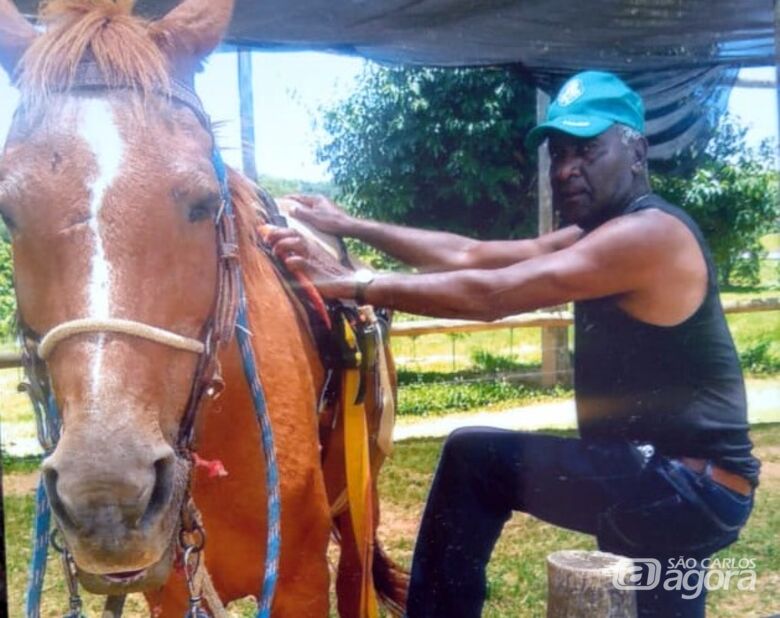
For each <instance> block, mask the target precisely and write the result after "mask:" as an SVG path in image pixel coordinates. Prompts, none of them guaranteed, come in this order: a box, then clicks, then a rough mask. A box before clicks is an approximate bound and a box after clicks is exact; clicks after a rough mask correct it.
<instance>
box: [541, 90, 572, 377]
mask: <svg viewBox="0 0 780 618" xmlns="http://www.w3.org/2000/svg"><path fill="white" fill-rule="evenodd" d="M549 106H550V97H549V96H548V95H547V93H545V92H543V91H542V90H538V89H537V91H536V120H537V123H538V122H543V121H544V120H545V119H546V118H547V109H548V107H549ZM538 155H539V171H538V178H539V180H538V183H539V184H538V194H539V235H540V236H541V235H542V234H549V233H550V232H552V231H553V229H554V226H555V221H554V216H553V207H552V190H551V189H550V155H549V153H548V152H547V145H546V144H542V145H541V146H539V151H538ZM551 309H559V310H565V309H566V307H565V306H560V307H551ZM570 381H571V362H570V360H569V331H568V330H567V329H566V327H563V328H561V327H551V328H542V386H555V385H556V384H568V383H569V382H570Z"/></svg>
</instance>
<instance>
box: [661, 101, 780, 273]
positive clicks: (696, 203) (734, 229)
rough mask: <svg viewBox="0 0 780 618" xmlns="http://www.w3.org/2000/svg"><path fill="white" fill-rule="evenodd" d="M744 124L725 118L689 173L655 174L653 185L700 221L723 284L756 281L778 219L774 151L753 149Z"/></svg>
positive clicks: (763, 148) (766, 148) (779, 216)
mask: <svg viewBox="0 0 780 618" xmlns="http://www.w3.org/2000/svg"><path fill="white" fill-rule="evenodd" d="M746 131H747V130H746V129H745V128H744V127H741V126H740V125H739V124H738V123H737V122H736V121H735V120H734V119H733V118H730V117H729V116H726V117H724V119H723V120H722V121H721V123H720V125H719V127H718V130H717V132H716V133H715V136H714V137H713V139H712V141H711V142H710V144H709V145H708V147H707V151H706V152H705V153H704V154H703V155H702V157H700V159H699V160H698V161H697V165H696V169H695V171H694V172H693V175H692V176H691V177H690V178H685V177H680V176H671V175H660V174H657V175H654V177H653V187H654V189H655V190H656V191H657V192H658V193H659V194H661V195H663V196H664V197H665V198H666V199H667V200H669V201H670V202H671V203H673V204H677V205H679V206H682V207H683V208H685V210H687V211H688V212H689V213H690V214H691V216H692V217H693V218H694V219H695V220H696V221H697V223H698V224H699V226H700V227H701V229H702V232H703V233H704V235H705V237H706V238H707V242H708V244H709V246H710V249H711V250H712V255H713V258H714V260H715V263H716V265H717V267H718V275H719V279H720V283H721V284H723V285H734V284H740V285H745V284H747V285H755V284H756V283H758V281H759V277H760V259H761V257H762V255H764V254H765V249H764V247H763V246H762V245H761V243H760V239H761V236H762V235H763V234H766V233H768V232H771V231H773V230H776V229H777V225H778V218H780V202H779V201H778V199H780V198H779V196H778V175H777V172H776V171H775V169H774V160H775V155H774V150H773V149H772V148H771V146H770V144H769V142H765V143H764V144H763V145H762V146H761V147H760V148H759V150H758V152H755V151H753V150H751V149H750V148H748V147H747V146H746V144H745V133H746Z"/></svg>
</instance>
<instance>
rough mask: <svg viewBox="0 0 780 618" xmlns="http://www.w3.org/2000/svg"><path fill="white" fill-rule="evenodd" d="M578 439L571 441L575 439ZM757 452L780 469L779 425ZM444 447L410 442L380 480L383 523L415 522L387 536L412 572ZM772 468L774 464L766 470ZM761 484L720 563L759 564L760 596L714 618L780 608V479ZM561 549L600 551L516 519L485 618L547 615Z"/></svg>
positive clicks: (758, 432)
mask: <svg viewBox="0 0 780 618" xmlns="http://www.w3.org/2000/svg"><path fill="white" fill-rule="evenodd" d="M569 435H571V434H569ZM752 435H753V439H754V441H755V443H756V447H757V452H758V453H759V455H760V456H761V457H762V459H763V460H764V461H765V462H768V464H774V465H775V466H777V465H778V464H780V425H777V424H776V425H764V426H761V427H757V428H755V429H754V430H753V432H752ZM440 449H441V440H439V439H425V440H410V441H407V442H403V443H401V444H399V445H397V447H396V451H395V453H394V454H393V458H392V459H391V460H390V461H389V462H388V463H387V464H386V465H385V468H384V469H383V471H382V475H381V477H380V492H381V496H382V503H383V505H384V506H383V508H384V519H385V520H387V519H388V517H389V518H390V519H392V520H393V522H396V521H402V522H404V521H405V522H409V523H408V524H407V526H406V529H405V533H404V534H401V533H400V532H402V531H404V528H401V527H399V526H397V525H395V524H394V523H390V524H389V525H388V528H387V529H388V530H390V531H392V534H386V535H385V536H384V539H383V540H384V543H385V545H386V546H387V547H388V549H389V550H390V553H391V555H392V556H393V557H394V558H395V559H397V560H399V561H400V562H402V563H403V564H404V565H406V566H408V565H409V563H410V560H411V552H412V548H413V538H414V534H415V533H416V522H417V521H418V520H419V516H420V513H421V511H422V506H423V503H424V500H425V496H426V492H427V489H428V486H429V484H430V480H431V477H432V472H433V469H434V466H435V462H436V461H437V459H438V454H439V451H440ZM765 465H767V464H765ZM774 474H775V476H774V477H773V478H771V479H765V480H762V485H761V487H760V489H759V491H758V493H757V497H756V507H755V509H754V512H753V515H752V516H751V519H750V521H749V522H748V524H747V526H746V527H745V529H744V530H743V533H742V536H741V538H740V540H739V541H738V542H737V543H735V544H734V545H732V546H731V547H729V548H727V549H726V550H724V551H722V552H720V553H719V554H717V557H720V558H726V557H731V558H736V559H739V558H752V559H754V560H755V561H756V567H757V575H758V578H757V585H756V590H755V591H745V592H742V591H735V590H730V591H720V592H716V593H713V594H712V595H711V597H710V599H709V601H708V616H709V617H710V618H734V617H737V616H739V617H740V618H751V617H752V618H758V617H760V616H768V615H770V614H771V613H772V612H776V611H777V609H778V607H780V587H778V586H777V581H778V577H779V576H780V547H778V544H777V539H778V537H779V536H780V477H778V476H777V472H775V473H774ZM560 549H595V542H594V540H593V538H592V537H590V536H587V535H584V534H579V533H576V532H569V531H566V530H562V529H559V528H555V527H553V526H551V525H549V524H546V523H544V522H541V521H539V520H536V519H533V518H531V517H528V516H525V515H521V514H516V515H515V516H514V517H513V518H512V519H511V520H510V521H509V523H508V524H507V525H506V527H505V528H504V532H503V534H502V536H501V538H500V540H499V542H498V544H497V545H496V548H495V551H494V553H493V558H492V560H491V563H490V566H489V569H488V589H489V596H488V599H487V603H486V606H485V611H484V614H483V615H484V616H486V617H492V618H504V617H506V618H509V617H512V618H515V617H520V618H524V617H538V616H543V615H544V613H545V594H546V586H547V584H546V563H545V559H546V556H547V555H548V554H549V553H551V552H553V551H556V550H560Z"/></svg>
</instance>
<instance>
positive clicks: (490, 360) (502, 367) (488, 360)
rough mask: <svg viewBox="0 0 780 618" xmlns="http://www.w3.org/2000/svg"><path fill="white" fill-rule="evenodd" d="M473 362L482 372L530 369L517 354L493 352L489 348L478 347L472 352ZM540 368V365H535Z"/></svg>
mask: <svg viewBox="0 0 780 618" xmlns="http://www.w3.org/2000/svg"><path fill="white" fill-rule="evenodd" d="M471 362H472V363H473V364H474V367H475V368H476V369H477V370H478V371H480V372H481V373H499V372H507V371H520V370H526V371H527V370H528V369H529V365H528V364H523V363H521V362H519V361H518V360H517V358H516V357H515V356H507V355H505V354H493V353H492V352H489V351H488V350H483V349H480V348H477V349H476V350H472V352H471ZM534 367H535V368H536V369H537V370H538V366H534Z"/></svg>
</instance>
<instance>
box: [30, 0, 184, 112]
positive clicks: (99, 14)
mask: <svg viewBox="0 0 780 618" xmlns="http://www.w3.org/2000/svg"><path fill="white" fill-rule="evenodd" d="M133 4H134V0H47V1H44V2H43V4H42V5H41V7H40V9H39V12H38V18H39V20H40V21H41V23H43V24H45V25H46V31H45V32H44V33H43V34H41V35H40V36H39V37H37V38H36V39H35V40H34V41H33V42H32V44H31V45H30V47H29V48H28V49H27V51H26V52H25V54H24V56H23V57H22V59H21V61H20V64H19V67H18V77H19V79H18V81H19V88H20V90H21V93H22V97H23V98H24V99H25V101H26V102H27V103H28V104H36V105H42V104H46V102H47V100H48V99H49V98H50V96H51V94H52V93H53V92H59V91H66V90H68V89H69V88H70V87H71V86H72V85H73V80H74V78H75V76H76V70H77V68H78V66H79V64H80V63H81V62H82V61H84V60H91V61H94V62H95V63H96V64H97V65H98V67H99V68H100V71H101V72H102V74H103V77H104V79H105V83H106V85H107V86H109V87H124V88H130V89H132V90H135V91H140V92H141V93H142V94H143V95H146V94H148V93H150V92H152V91H153V90H163V91H164V92H168V90H169V84H170V77H169V67H168V61H167V59H166V57H165V55H164V54H163V52H162V51H161V50H160V48H159V47H158V45H157V43H156V41H155V38H154V36H153V34H152V33H151V32H150V28H149V25H150V22H148V21H146V20H144V19H142V18H140V17H137V16H135V15H133V14H132V10H133Z"/></svg>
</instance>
